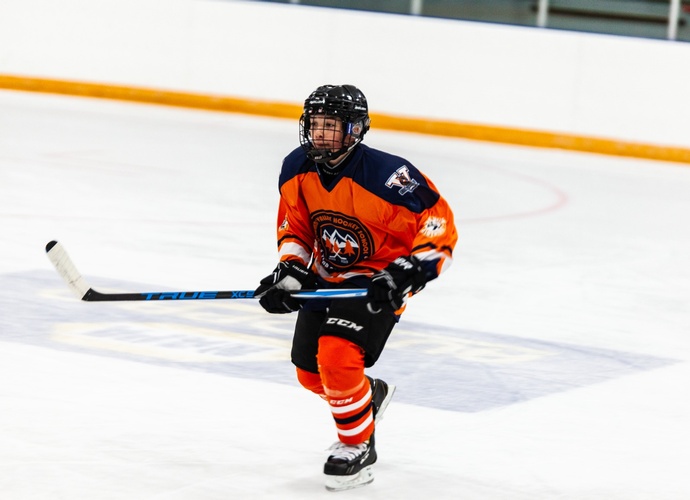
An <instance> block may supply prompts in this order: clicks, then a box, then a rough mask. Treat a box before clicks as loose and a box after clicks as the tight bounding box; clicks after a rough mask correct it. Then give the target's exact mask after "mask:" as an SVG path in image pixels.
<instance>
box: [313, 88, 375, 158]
mask: <svg viewBox="0 0 690 500" xmlns="http://www.w3.org/2000/svg"><path fill="white" fill-rule="evenodd" d="M368 111H369V109H368V106H367V100H366V97H364V94H363V93H362V92H361V91H360V90H359V89H358V88H357V87H355V86H354V85H324V86H321V87H319V88H318V89H316V90H315V91H314V92H312V93H311V95H310V96H309V97H308V98H307V99H306V100H305V101H304V112H303V113H302V116H301V117H300V122H299V124H300V127H299V128H300V144H301V145H302V148H303V149H304V150H305V152H306V153H307V156H308V157H309V158H310V159H311V160H313V161H314V162H316V163H326V162H328V161H330V160H332V159H334V158H338V157H339V156H341V155H343V154H345V153H346V152H348V151H350V150H351V149H352V148H354V147H355V146H356V145H357V144H359V143H360V142H361V141H362V139H363V138H364V134H366V133H367V131H368V130H369V125H370V121H371V120H370V119H369V112H368ZM315 115H325V116H329V117H333V118H337V119H339V120H340V121H341V122H342V125H343V137H342V142H341V144H340V148H338V149H319V148H317V147H316V146H315V145H314V143H313V142H312V138H311V127H312V123H311V117H312V116H315ZM348 138H351V139H352V140H351V141H347V139H348Z"/></svg>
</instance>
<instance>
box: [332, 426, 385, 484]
mask: <svg viewBox="0 0 690 500" xmlns="http://www.w3.org/2000/svg"><path fill="white" fill-rule="evenodd" d="M331 449H332V450H333V452H332V453H331V455H330V456H329V457H328V460H326V463H325V464H324V467H323V472H324V474H326V489H327V490H328V491H342V490H350V489H352V488H357V487H359V486H364V485H366V484H369V483H371V482H372V481H373V480H374V471H373V470H372V465H373V464H374V463H375V462H376V448H375V447H374V435H373V434H372V435H371V437H370V438H369V440H368V441H365V442H364V443H362V444H357V445H348V444H345V443H341V442H337V443H335V444H334V445H333V446H332V447H331Z"/></svg>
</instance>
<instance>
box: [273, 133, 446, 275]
mask: <svg viewBox="0 0 690 500" xmlns="http://www.w3.org/2000/svg"><path fill="white" fill-rule="evenodd" d="M345 162H346V165H345V167H344V169H343V170H342V171H341V172H340V173H339V174H338V176H337V177H335V178H334V179H328V178H327V177H328V176H327V175H326V174H323V173H322V172H320V171H319V169H320V168H324V167H317V166H316V165H315V163H314V162H313V161H311V160H309V159H308V158H307V156H306V154H305V153H304V151H303V150H302V148H297V149H295V150H294V151H293V152H292V153H290V154H289V155H288V156H287V157H286V158H285V160H284V161H283V166H282V170H281V174H280V180H279V187H280V205H279V210H278V252H279V255H280V260H281V261H283V260H293V259H296V260H299V261H301V262H302V263H303V264H305V265H309V264H310V263H311V266H312V270H313V271H314V272H315V273H316V274H317V275H318V276H319V277H320V279H321V280H323V281H324V283H325V286H338V285H337V284H340V283H343V282H345V281H347V282H348V283H350V284H351V285H352V286H366V283H367V281H368V278H370V277H371V276H372V275H373V274H374V273H375V272H377V271H380V270H381V269H383V268H385V267H386V266H387V265H388V264H389V263H390V262H392V261H393V260H395V259H396V258H397V257H400V256H409V255H414V256H415V257H416V258H417V259H419V260H420V261H421V263H422V265H423V267H424V269H425V270H426V272H427V277H428V279H429V280H431V279H434V278H436V277H437V276H438V275H439V274H440V273H441V272H442V271H443V270H444V269H445V268H447V267H448V266H449V265H450V263H451V260H452V252H453V248H454V246H455V243H456V241H457V232H456V228H455V223H454V220H453V213H452V211H451V209H450V207H449V206H448V203H447V202H446V201H445V199H444V198H443V197H442V196H441V195H440V194H439V192H438V191H437V189H436V187H435V186H434V185H433V184H432V182H431V181H430V180H429V179H427V178H426V177H425V176H424V175H423V174H422V173H421V172H420V171H419V170H417V169H416V168H415V167H414V166H413V165H412V164H411V163H410V162H408V161H407V160H405V159H404V158H401V157H398V156H394V155H391V154H388V153H385V152H383V151H378V150H376V149H373V148H370V147H368V146H366V145H364V144H359V145H358V146H356V147H355V149H354V150H353V151H352V152H351V153H350V155H349V156H348V157H347V158H346V159H345Z"/></svg>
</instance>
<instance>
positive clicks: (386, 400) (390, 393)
mask: <svg viewBox="0 0 690 500" xmlns="http://www.w3.org/2000/svg"><path fill="white" fill-rule="evenodd" d="M394 393H395V386H394V385H391V384H388V394H386V397H385V398H384V399H383V401H382V402H381V406H380V407H379V411H378V412H376V418H375V419H374V425H376V424H378V423H379V422H380V421H381V420H383V413H384V412H385V411H386V408H388V404H389V403H390V402H391V399H393V394H394Z"/></svg>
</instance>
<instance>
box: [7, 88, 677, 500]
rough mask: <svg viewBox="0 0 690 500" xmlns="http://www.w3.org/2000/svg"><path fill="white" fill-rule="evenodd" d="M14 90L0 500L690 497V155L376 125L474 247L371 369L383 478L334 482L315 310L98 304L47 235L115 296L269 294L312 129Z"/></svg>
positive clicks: (423, 297)
mask: <svg viewBox="0 0 690 500" xmlns="http://www.w3.org/2000/svg"><path fill="white" fill-rule="evenodd" d="M0 109H1V110H2V111H1V112H0V229H1V233H0V234H1V235H2V244H1V245H0V284H2V286H1V287H0V289H2V290H1V291H0V326H1V327H2V330H0V498H2V499H3V500H4V499H8V500H29V499H32V500H33V499H50V500H56V499H69V500H73V499H86V500H91V499H97V500H100V499H117V500H120V499H123V500H124V499H127V500H131V499H147V500H149V499H151V500H152V499H156V500H163V499H165V500H172V499H175V500H177V499H194V500H209V499H269V498H270V499H300V500H302V499H317V498H331V497H332V496H333V495H335V496H338V497H342V498H361V499H374V498H376V499H392V498H395V499H410V500H412V499H414V500H417V499H419V498H427V499H458V498H463V499H479V500H483V499H487V500H494V499H496V500H503V499H505V500H514V499H518V500H522V499H525V500H536V499H540V500H541V499H543V500H552V499H559V500H571V499H572V500H575V499H577V500H580V499H597V500H598V499H606V500H612V499H621V500H631V499H635V500H637V499H639V500H647V499H655V500H659V499H663V500H666V499H668V500H682V499H686V498H690V474H688V470H690V433H688V422H690V387H689V386H690V367H689V364H688V362H689V361H690V300H689V297H690V260H689V259H688V256H690V220H689V219H690V168H688V167H687V166H680V165H673V164H664V163H654V162H647V161H635V160H630V159H624V158H610V157H600V156H596V155H584V154H572V153H565V152H559V151H543V150H536V149H530V148H518V147H506V146H500V145H493V144H485V143H476V142H468V141H461V140H448V139H440V138H432V137H425V136H420V135H405V134H397V133H386V132H381V131H377V130H376V124H375V123H374V124H373V127H374V129H373V130H372V131H371V132H370V134H369V135H368V136H367V138H366V142H367V143H368V144H369V145H371V146H373V147H378V148H380V149H385V150H389V151H392V152H395V153H397V154H400V155H401V156H404V157H406V158H408V159H409V160H410V161H411V162H412V163H414V164H415V165H416V166H418V167H420V168H421V169H422V170H423V171H425V172H426V173H427V174H428V175H429V176H430V177H431V178H432V179H433V180H434V182H435V183H436V185H437V186H438V187H439V188H440V189H441V191H442V192H443V193H444V195H445V196H446V197H447V198H448V200H449V201H450V202H451V204H452V206H453V208H454V210H455V213H456V216H457V223H458V228H459V232H460V241H459V244H458V247H457V248H456V252H455V263H454V265H453V267H452V268H451V269H450V270H449V271H448V272H447V274H446V275H444V276H442V277H441V279H439V280H438V281H436V282H434V283H432V284H430V285H429V286H428V287H427V289H426V290H425V291H424V292H423V293H422V294H420V295H419V296H417V297H415V298H413V299H412V301H411V302H410V306H409V308H408V311H407V312H406V316H405V318H404V320H403V322H402V323H401V324H400V325H399V329H398V331H396V332H395V333H394V334H393V336H392V337H391V340H390V345H389V348H388V349H387V350H386V351H385V352H384V356H383V357H382V359H381V361H380V363H379V364H378V365H377V366H376V367H375V373H376V374H377V375H380V376H381V377H383V378H386V379H388V380H389V381H390V382H393V383H397V384H398V386H399V396H398V395H396V399H394V401H393V403H392V404H391V405H390V407H389V409H388V413H387V414H386V418H385V419H384V421H383V423H382V424H381V426H380V428H379V430H378V432H377V448H378V451H379V462H378V463H377V465H376V480H375V481H374V483H373V484H371V485H370V486H367V487H366V488H362V489H359V490H353V491H350V492H343V493H337V494H333V493H327V492H326V491H325V490H324V488H323V478H322V476H321V468H322V463H323V460H324V458H325V456H326V454H327V452H326V451H325V448H327V446H328V445H330V444H331V442H332V441H333V440H334V439H335V433H334V429H333V424H332V421H331V417H330V414H329V413H328V410H327V408H325V407H324V404H323V402H322V401H321V400H320V399H318V398H316V397H315V396H313V395H312V394H310V393H308V392H306V391H305V390H303V389H302V388H301V387H299V386H298V385H297V383H296V382H295V381H294V380H293V379H294V373H293V371H292V367H291V365H290V364H289V361H288V359H289V339H290V327H291V321H292V320H293V319H294V318H290V317H281V318H275V317H271V316H270V315H267V314H265V313H263V311H262V310H261V309H260V308H259V307H258V304H256V303H255V302H254V301H205V302H202V301H195V302H194V303H191V302H189V303H180V302H166V303H164V304H162V303H157V304H151V303H144V302H138V303H127V304H116V305H111V304H86V303H80V302H78V301H77V300H76V299H75V298H74V297H72V296H71V295H70V292H69V290H68V289H67V287H66V285H64V283H61V282H60V281H59V278H58V277H57V275H56V273H55V272H54V270H53V269H51V267H50V263H49V262H48V260H47V259H46V257H45V254H44V250H43V248H44V246H45V244H46V243H47V242H48V241H49V240H51V239H59V240H60V241H61V242H62V243H63V244H64V245H65V248H66V249H67V250H68V252H70V254H71V256H72V258H73V259H74V261H75V263H76V264H77V266H78V267H79V269H80V270H81V271H82V273H83V274H84V276H85V277H86V278H87V280H89V282H90V283H91V285H92V286H94V288H98V289H102V290H106V291H152V290H154V289H156V290H218V289H253V288H254V287H255V286H256V284H257V282H258V280H259V279H260V278H261V277H263V276H264V275H265V274H267V273H268V272H269V271H270V270H271V269H272V268H273V266H274V262H275V258H276V256H275V242H274V229H273V227H274V221H275V208H276V207H275V205H276V201H277V174H278V171H279V167H280V162H281V160H282V158H283V156H284V155H285V154H287V152H289V151H290V150H291V149H292V148H293V147H295V146H296V144H297V125H296V124H295V123H292V122H290V121H281V120H270V119H262V118H256V117H248V116H240V115H227V114H219V113H210V112H199V111H189V110H180V109H174V108H164V107H154V106H145V105H133V104H132V105H130V104H125V103H118V102H108V101H98V100H86V99H74V98H67V97H53V96H42V95H32V94H23V93H15V92H2V93H0ZM141 287H145V288H147V289H146V290H140V288H141ZM131 288H135V289H131ZM247 329H249V330H247ZM425 388H426V389H425ZM439 388H440V389H439Z"/></svg>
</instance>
